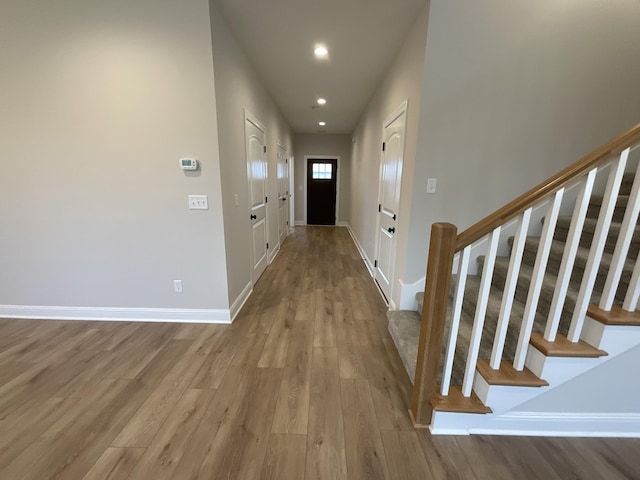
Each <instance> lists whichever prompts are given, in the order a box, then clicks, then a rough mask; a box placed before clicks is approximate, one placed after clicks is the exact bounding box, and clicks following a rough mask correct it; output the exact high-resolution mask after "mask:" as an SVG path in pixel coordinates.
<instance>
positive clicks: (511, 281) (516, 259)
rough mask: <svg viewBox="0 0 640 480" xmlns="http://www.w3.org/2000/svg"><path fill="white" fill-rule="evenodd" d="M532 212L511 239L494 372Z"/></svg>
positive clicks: (502, 344) (498, 361) (492, 363)
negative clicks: (511, 244)
mask: <svg viewBox="0 0 640 480" xmlns="http://www.w3.org/2000/svg"><path fill="white" fill-rule="evenodd" d="M532 210H533V209H532V208H528V209H527V210H525V211H524V213H523V214H522V216H521V217H520V222H519V225H518V231H517V233H516V236H515V238H514V239H513V247H512V249H511V259H510V260H509V271H508V273H507V281H506V283H505V290H504V292H503V293H502V304H501V305H500V315H499V317H498V326H497V327H496V335H495V337H494V340H493V350H492V351H491V368H493V369H494V370H498V369H499V368H500V361H501V360H502V353H503V352H504V342H505V340H506V338H507V329H508V328H509V318H510V317H511V307H512V306H513V297H514V295H515V293H516V286H517V285H518V275H519V274H520V265H521V264H522V254H523V252H524V244H525V242H526V240H527V233H528V231H529V221H530V220H531V211H532Z"/></svg>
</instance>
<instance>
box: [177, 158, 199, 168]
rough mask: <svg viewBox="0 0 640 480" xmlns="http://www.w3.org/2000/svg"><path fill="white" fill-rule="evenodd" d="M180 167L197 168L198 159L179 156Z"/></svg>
mask: <svg viewBox="0 0 640 480" xmlns="http://www.w3.org/2000/svg"><path fill="white" fill-rule="evenodd" d="M180 167H181V168H182V169H183V170H196V169H197V168H198V161H197V160H195V159H193V158H181V159H180Z"/></svg>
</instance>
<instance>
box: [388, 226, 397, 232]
mask: <svg viewBox="0 0 640 480" xmlns="http://www.w3.org/2000/svg"><path fill="white" fill-rule="evenodd" d="M387 232H389V233H396V228H395V227H389V228H387Z"/></svg>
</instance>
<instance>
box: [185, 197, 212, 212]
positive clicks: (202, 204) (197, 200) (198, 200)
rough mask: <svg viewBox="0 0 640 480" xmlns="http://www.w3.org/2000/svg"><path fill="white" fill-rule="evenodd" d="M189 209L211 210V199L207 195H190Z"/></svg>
mask: <svg viewBox="0 0 640 480" xmlns="http://www.w3.org/2000/svg"><path fill="white" fill-rule="evenodd" d="M189 210H209V199H208V197H207V196H206V195H189Z"/></svg>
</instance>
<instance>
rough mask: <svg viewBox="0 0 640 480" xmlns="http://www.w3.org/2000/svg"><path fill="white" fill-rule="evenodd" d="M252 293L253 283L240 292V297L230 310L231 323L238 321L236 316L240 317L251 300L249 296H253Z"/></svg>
mask: <svg viewBox="0 0 640 480" xmlns="http://www.w3.org/2000/svg"><path fill="white" fill-rule="evenodd" d="M252 292H253V285H252V284H251V282H249V283H247V285H246V286H245V287H244V288H243V289H242V292H240V295H238V298H236V299H235V300H234V302H233V303H232V304H231V308H230V309H229V310H230V315H231V322H233V321H234V320H235V319H236V316H237V315H238V313H240V310H242V307H243V306H244V304H245V303H247V300H249V296H250V295H251V293H252Z"/></svg>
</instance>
